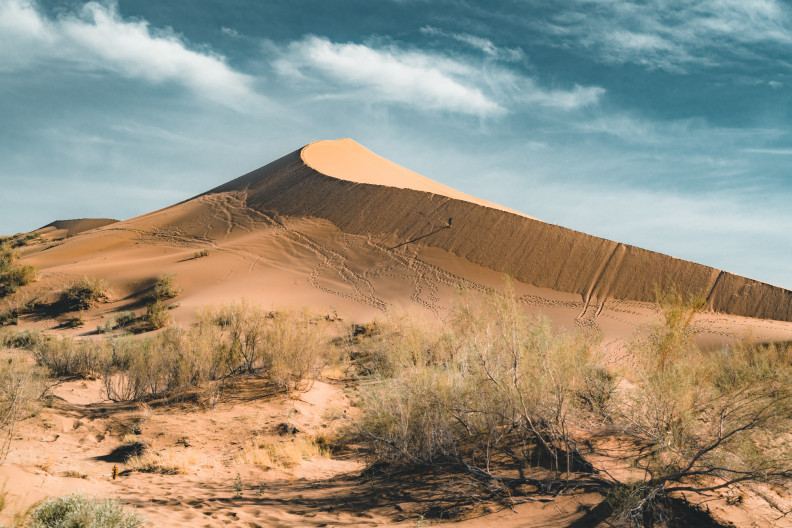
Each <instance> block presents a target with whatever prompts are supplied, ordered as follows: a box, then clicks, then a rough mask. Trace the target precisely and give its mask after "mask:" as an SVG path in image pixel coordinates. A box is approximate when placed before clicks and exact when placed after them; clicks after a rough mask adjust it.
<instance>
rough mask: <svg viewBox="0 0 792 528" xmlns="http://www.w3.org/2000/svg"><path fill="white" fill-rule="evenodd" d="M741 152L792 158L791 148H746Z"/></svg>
mask: <svg viewBox="0 0 792 528" xmlns="http://www.w3.org/2000/svg"><path fill="white" fill-rule="evenodd" d="M743 152H750V153H751V154H771V155H774V156H792V148H786V149H772V148H748V149H743Z"/></svg>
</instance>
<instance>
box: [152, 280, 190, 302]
mask: <svg viewBox="0 0 792 528" xmlns="http://www.w3.org/2000/svg"><path fill="white" fill-rule="evenodd" d="M174 278H175V275H171V274H169V273H166V274H164V275H163V276H162V278H160V280H158V281H157V283H156V284H154V286H153V287H152V289H151V292H149V294H148V295H147V296H146V299H147V301H148V302H149V303H152V304H153V303H156V302H157V301H160V302H161V301H167V300H168V299H173V298H174V297H176V296H178V295H179V294H180V293H181V291H182V289H181V288H179V287H178V286H176V284H174V282H173V279H174Z"/></svg>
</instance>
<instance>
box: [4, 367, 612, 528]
mask: <svg viewBox="0 0 792 528" xmlns="http://www.w3.org/2000/svg"><path fill="white" fill-rule="evenodd" d="M347 392H348V384H347V382H344V381H338V380H335V381H334V380H327V381H324V382H322V381H320V382H316V383H315V384H314V385H313V387H312V388H311V389H310V390H309V391H308V392H306V393H301V394H296V395H293V397H291V398H290V397H286V396H283V395H271V394H268V391H267V390H266V389H265V388H263V383H262V382H261V381H257V380H248V381H245V382H243V383H241V384H240V385H239V386H238V387H236V388H234V389H232V390H229V391H228V392H227V394H226V397H225V398H224V400H223V401H221V402H220V403H218V404H217V405H216V406H214V407H212V408H207V407H203V406H198V405H196V404H194V403H184V402H183V403H172V404H167V405H157V404H156V403H153V404H152V405H128V404H114V403H112V402H108V401H105V400H103V399H102V391H101V384H100V383H99V382H98V381H73V382H67V383H64V384H62V385H60V386H58V387H57V388H56V389H55V393H56V395H57V396H58V398H57V400H56V403H55V404H54V405H53V406H52V407H51V408H46V409H44V410H43V411H42V412H41V413H40V414H39V415H38V416H36V417H34V418H30V419H28V420H25V421H23V422H22V423H21V426H20V428H19V429H18V430H17V433H16V436H15V438H14V441H13V443H12V446H11V452H10V455H9V457H8V460H7V461H6V465H4V466H0V482H5V484H6V488H5V489H6V491H7V492H8V495H7V498H6V501H7V506H6V509H5V511H4V512H3V513H2V514H0V523H4V522H6V523H7V522H10V521H11V519H12V518H13V515H14V514H18V513H20V512H23V511H25V510H26V509H27V508H29V507H30V506H31V505H33V504H35V503H36V502H37V501H39V500H42V499H44V498H46V497H48V496H57V495H63V494H66V493H71V492H73V491H82V492H84V493H85V494H89V495H95V496H100V497H104V496H108V497H114V498H118V499H119V500H121V501H122V502H123V503H124V504H125V505H127V506H129V507H130V508H134V509H135V510H136V511H137V512H139V513H141V514H143V515H145V516H146V518H147V519H148V521H149V523H150V526H185V527H187V526H244V527H257V526H261V527H265V526H266V527H270V526H416V525H419V526H420V525H422V524H421V523H423V525H428V524H429V523H436V522H438V520H437V519H433V518H432V516H433V515H435V516H437V515H438V513H437V512H438V511H442V509H440V508H441V507H445V508H447V509H448V510H449V511H459V512H463V513H462V515H461V517H460V519H461V522H457V523H456V524H458V525H461V526H471V527H474V526H491V525H492V524H491V523H497V524H498V525H500V526H509V527H511V526H513V527H518V526H568V525H570V523H573V522H574V521H575V520H579V519H581V518H584V517H585V516H586V515H587V512H588V511H589V510H591V509H593V508H594V507H596V505H597V504H598V503H600V502H601V501H602V497H600V496H598V495H596V494H591V493H589V494H585V493H579V494H574V493H573V494H570V495H569V496H564V497H561V498H559V499H556V500H553V501H550V500H547V501H545V502H530V503H527V504H516V505H514V506H513V507H512V508H505V507H504V506H502V505H499V504H497V503H484V504H473V505H471V504H469V501H465V500H460V502H459V504H462V506H459V505H454V504H453V500H452V501H451V503H450V504H449V502H448V500H441V499H443V498H445V499H447V497H448V496H451V497H453V496H454V493H459V492H458V491H455V490H458V488H459V484H457V483H456V482H455V481H454V480H453V479H448V478H442V477H441V478H432V477H426V476H421V477H418V478H415V477H414V478H413V479H412V480H410V481H409V482H407V484H405V483H404V482H402V481H399V480H390V479H386V478H385V477H381V476H377V475H373V476H369V477H362V476H361V472H362V471H363V470H364V469H365V464H364V460H363V458H362V457H360V456H359V455H357V454H356V453H355V452H354V450H353V451H350V452H343V453H340V454H337V455H334V456H333V457H323V456H314V457H312V458H308V459H305V460H303V461H302V462H301V463H300V464H299V465H298V466H296V467H292V468H283V469H265V468H261V467H259V466H255V465H251V464H242V463H239V461H238V460H237V458H236V457H237V456H238V453H239V451H240V448H241V446H242V445H243V444H244V443H245V441H246V440H247V439H250V438H252V437H254V436H255V437H258V438H261V437H262V435H263V436H265V437H268V438H270V439H271V441H272V442H280V443H284V444H288V443H289V442H293V441H294V439H295V438H296V437H299V436H301V435H311V434H316V433H319V432H326V431H327V430H328V429H333V428H335V427H338V426H339V425H341V423H342V422H343V419H342V418H336V417H337V416H343V414H344V413H345V412H352V409H350V406H349V399H348V396H347ZM283 423H288V424H289V425H291V426H294V427H296V428H297V429H298V432H297V434H296V435H294V436H292V435H290V434H286V435H281V434H279V433H278V432H277V429H278V426H279V425H280V424H283ZM132 430H136V431H137V432H138V434H137V435H135V436H136V438H139V439H141V440H145V441H147V442H150V444H151V447H152V449H154V450H156V451H158V452H166V451H168V452H171V453H174V454H175V455H174V456H175V457H181V458H184V457H185V455H186V454H189V459H190V462H189V463H188V464H186V466H185V473H184V474H175V475H169V474H157V473H140V472H129V471H127V467H126V465H125V464H124V463H123V462H122V461H121V460H119V459H117V458H114V457H113V451H114V450H115V449H116V448H118V447H119V446H120V445H121V439H122V438H124V437H127V438H128V435H129V434H130V431H132ZM185 444H186V446H185ZM114 465H116V466H118V468H119V470H120V472H121V475H120V476H119V477H118V478H117V479H115V480H114V479H112V475H111V474H112V468H113V466H114ZM237 475H239V477H240V479H241V483H242V486H241V490H236V489H235V487H234V482H235V480H236V477H237ZM438 505H440V506H438ZM455 508H456V509H455Z"/></svg>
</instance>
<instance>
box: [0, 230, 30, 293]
mask: <svg viewBox="0 0 792 528" xmlns="http://www.w3.org/2000/svg"><path fill="white" fill-rule="evenodd" d="M17 259H19V252H18V251H17V250H16V249H14V248H13V247H12V245H11V244H9V243H8V242H4V243H2V244H0V297H5V296H6V295H11V294H12V293H15V292H16V291H17V290H18V289H19V288H21V287H22V286H26V285H27V284H30V283H31V282H33V281H35V280H36V276H37V275H38V270H37V269H36V268H35V267H34V266H15V265H14V263H15V262H16V261H17Z"/></svg>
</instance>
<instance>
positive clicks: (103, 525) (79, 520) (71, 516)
mask: <svg viewBox="0 0 792 528" xmlns="http://www.w3.org/2000/svg"><path fill="white" fill-rule="evenodd" d="M144 525H145V517H142V516H141V515H138V514H137V513H126V512H124V510H123V507H122V505H121V503H120V502H118V501H117V500H115V499H110V498H107V499H99V498H95V497H87V496H84V495H82V494H80V493H75V494H72V495H66V496H63V497H54V498H49V499H47V500H46V501H44V502H43V503H42V504H40V505H38V506H37V507H36V508H35V509H34V510H33V512H32V514H31V515H30V519H29V520H28V521H27V522H25V523H24V526H27V527H29V528H55V527H78V526H79V527H83V526H84V527H86V528H140V527H142V526H144Z"/></svg>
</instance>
